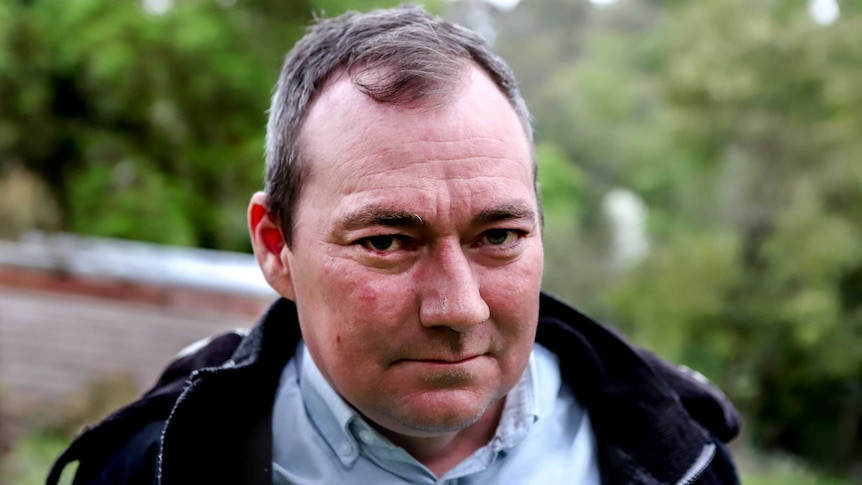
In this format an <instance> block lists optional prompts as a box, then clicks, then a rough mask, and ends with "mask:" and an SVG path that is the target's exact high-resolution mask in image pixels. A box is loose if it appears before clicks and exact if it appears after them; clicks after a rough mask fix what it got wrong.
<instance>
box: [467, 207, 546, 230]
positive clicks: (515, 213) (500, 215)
mask: <svg viewBox="0 0 862 485" xmlns="http://www.w3.org/2000/svg"><path fill="white" fill-rule="evenodd" d="M512 219H529V220H535V219H536V212H535V211H534V210H533V208H532V207H530V206H528V205H526V204H523V203H520V202H518V203H512V204H504V205H502V206H499V207H492V208H490V209H484V210H483V211H482V212H480V213H478V214H477V215H476V216H475V217H473V219H472V220H471V221H470V223H471V224H472V225H474V226H484V225H488V224H493V223H495V222H500V221H507V220H512Z"/></svg>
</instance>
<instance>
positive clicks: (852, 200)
mask: <svg viewBox="0 0 862 485" xmlns="http://www.w3.org/2000/svg"><path fill="white" fill-rule="evenodd" d="M396 3H398V2H397V1H375V0H364V1H347V0H294V1H291V2H279V1H276V0H245V1H239V0H237V1H230V0H196V1H193V0H174V2H173V3H172V5H173V6H172V8H169V9H168V10H166V11H164V12H162V13H159V14H156V13H152V12H151V13H145V12H144V9H142V5H144V4H148V3H146V2H145V3H143V4H142V3H141V2H113V1H110V0H77V1H75V2H70V1H67V0H31V1H12V0H0V236H4V237H9V236H10V235H12V234H15V233H16V232H20V231H22V230H25V229H27V228H28V227H42V228H48V229H62V230H70V231H75V232H80V233H84V234H94V235H102V236H113V237H126V238H136V239H144V240H150V241H157V242H163V243H169V244H182V245H197V246H203V247H213V248H221V249H232V250H247V249H248V247H249V246H248V242H247V236H246V231H245V215H244V213H245V207H246V204H247V200H248V197H249V195H250V193H251V192H252V191H254V190H257V189H258V188H259V187H260V186H261V178H262V177H261V176H262V145H263V136H264V133H263V126H264V123H265V110H266V108H267V104H268V97H269V93H270V90H271V86H272V85H273V83H274V81H275V78H276V75H277V72H278V69H279V64H280V60H281V58H282V56H283V55H284V53H285V51H286V50H287V49H288V48H289V47H290V45H292V43H293V42H294V41H295V40H296V39H297V38H298V37H299V36H300V35H301V33H302V26H303V25H306V24H307V23H308V21H309V19H310V18H311V12H313V11H318V12H319V11H325V12H326V14H327V15H333V14H337V13H339V12H341V11H343V10H345V9H346V8H347V7H348V6H349V7H350V8H356V9H361V10H365V9H368V8H371V7H372V6H387V5H393V4H396ZM807 3H808V2H807V1H806V0H791V1H784V0H710V1H708V2H706V1H698V0H673V1H671V0H617V1H616V2H614V3H612V4H610V5H605V6H601V7H600V6H597V5H594V4H592V3H590V2H589V1H587V0H522V1H521V2H520V4H519V5H518V6H517V7H516V8H515V9H513V10H511V11H503V10H495V9H493V8H490V7H488V6H486V5H485V4H483V3H482V2H481V1H479V0H472V1H464V2H460V3H458V4H457V5H449V4H445V5H444V2H443V1H442V0H440V1H436V2H434V5H433V9H436V10H445V12H447V13H448V14H449V15H452V16H453V17H455V18H456V20H459V21H462V22H465V23H467V24H470V25H472V26H473V27H474V28H476V29H477V30H481V31H485V32H488V31H489V29H488V27H489V26H488V25H481V22H486V23H487V22H488V21H489V19H490V21H492V22H493V30H492V31H493V32H494V33H495V36H494V39H495V42H496V46H497V50H498V51H499V52H500V53H501V54H502V55H503V56H504V57H505V58H506V59H507V60H508V61H509V62H510V64H511V65H512V67H513V69H514V70H515V72H516V74H517V75H518V78H519V79H520V81H521V83H522V88H523V92H524V95H525V97H526V98H527V101H528V104H529V105H530V107H531V111H532V112H533V115H534V118H535V119H536V139H537V154H538V159H539V163H540V172H539V176H540V184H541V187H542V193H543V198H544V206H545V210H546V213H545V216H546V227H545V243H546V248H547V253H548V254H547V257H546V260H547V261H548V262H549V264H548V266H547V268H546V276H545V285H546V287H547V288H549V289H551V290H552V291H554V292H555V293H558V294H560V295H561V296H564V297H565V298H566V299H568V300H569V301H572V302H575V303H577V304H578V305H579V306H582V307H584V308H585V309H587V310H588V311H589V312H591V313H593V314H595V315H597V316H599V317H600V318H602V319H603V320H605V321H609V322H612V323H614V324H616V325H618V326H619V327H621V328H622V329H623V330H625V331H626V332H627V333H628V334H629V335H631V336H632V339H633V340H634V341H636V342H637V343H640V344H643V345H645V346H647V347H649V348H651V349H654V350H655V351H656V352H658V353H660V354H661V355H663V356H665V357H667V358H669V359H671V360H674V361H677V362H680V363H686V364H688V365H690V366H692V367H695V368H697V369H699V370H701V371H702V372H704V373H705V374H707V375H708V376H709V377H710V378H711V379H713V380H714V381H716V382H717V383H718V384H719V385H720V386H721V387H722V388H723V389H724V390H725V391H726V392H727V393H728V395H729V396H730V397H731V399H732V400H733V401H734V402H735V403H736V404H737V405H738V406H739V408H740V410H741V411H742V413H743V417H744V420H745V424H746V428H745V434H744V439H745V440H746V441H747V442H750V443H752V444H754V445H756V446H759V447H762V448H765V449H768V450H783V451H786V452H789V453H793V454H795V455H797V456H801V457H803V458H804V459H806V460H811V461H812V462H814V463H817V464H819V466H825V467H828V468H831V469H833V470H836V471H837V472H845V471H847V470H850V469H851V468H853V467H856V468H857V469H862V244H860V243H859V242H860V241H862V137H860V136H859V134H860V133H862V82H860V81H859V73H860V72H862V4H860V3H859V2H851V1H846V0H845V1H839V5H840V8H841V15H840V17H839V18H838V19H837V21H835V22H834V23H832V24H830V25H820V24H817V23H816V22H814V21H813V20H812V17H811V16H810V15H809V13H808V11H807ZM168 4H171V2H168ZM444 7H445V9H444ZM477 12H478V13H480V14H481V15H479V14H477ZM619 188H624V189H626V190H628V191H630V192H631V193H633V194H636V195H637V196H638V197H640V198H641V199H642V200H643V201H644V203H645V204H646V207H647V208H648V219H647V221H646V223H647V226H646V227H647V228H648V234H647V236H648V240H649V241H650V250H649V253H648V255H647V256H646V258H645V259H643V260H642V261H640V262H639V263H632V264H629V265H627V266H624V267H619V266H614V265H613V263H612V262H613V259H614V258H613V256H614V255H613V254H612V253H613V248H614V247H616V246H615V244H612V241H611V239H612V237H613V235H614V234H615V228H614V227H613V224H612V223H611V222H609V220H608V218H607V217H605V212H604V210H603V207H604V204H605V201H606V200H605V199H606V196H607V194H608V193H609V192H610V191H612V190H616V189H619ZM793 470H795V469H793ZM793 470H791V471H789V472H788V474H786V475H781V474H780V472H779V474H778V475H774V476H781V477H785V478H787V481H785V482H783V483H793V482H791V481H790V478H789V477H790V475H793V474H796V472H795V471H793ZM802 477H803V478H801V479H800V480H801V481H800V480H797V481H796V482H795V483H814V481H809V480H808V479H807V478H805V476H802ZM812 480H814V479H812ZM775 481H779V482H780V481H781V479H780V478H776V479H774V480H773V479H770V478H765V479H763V480H761V481H755V482H753V483H771V482H775ZM836 483H839V482H836Z"/></svg>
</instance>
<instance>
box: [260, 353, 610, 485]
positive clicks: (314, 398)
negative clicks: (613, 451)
mask: <svg viewBox="0 0 862 485" xmlns="http://www.w3.org/2000/svg"><path fill="white" fill-rule="evenodd" d="M273 483H274V484H277V485H281V484H300V485H304V484H312V483H313V484H337V483H375V484H377V483H380V484H389V483H391V484H422V483H425V484H452V485H454V484H458V485H464V484H487V483H495V484H496V483H506V484H508V483H524V484H531V483H577V484H585V485H592V484H595V485H598V484H599V483H600V480H599V472H598V461H597V458H596V442H595V436H594V435H593V431H592V429H591V426H590V420H589V416H588V415H587V413H586V411H585V410H584V409H583V407H581V405H580V404H579V403H578V401H577V400H576V399H575V397H574V395H573V394H572V392H571V389H570V388H569V387H568V386H567V385H565V384H564V383H563V382H562V381H561V379H560V372H559V366H558V360H557V357H556V356H555V355H553V354H552V353H551V352H550V351H548V350H547V349H545V348H544V347H542V346H540V345H535V346H534V348H533V353H532V354H531V355H530V360H529V363H528V365H527V368H526V370H525V371H524V374H523V375H522V376H521V379H520V380H519V381H518V383H517V384H516V385H515V387H513V388H512V390H511V391H509V394H507V396H506V404H505V406H504V408H503V414H502V416H501V418H500V423H499V425H498V426H497V431H496V433H495V435H494V438H493V439H492V440H491V441H490V442H489V443H488V444H487V445H485V446H484V447H482V448H480V449H478V450H476V452H474V453H473V454H472V455H470V456H469V457H467V458H466V459H464V460H463V461H462V462H461V463H459V464H458V465H456V466H455V467H454V468H453V469H451V470H449V471H448V472H446V473H445V474H444V475H443V476H441V477H437V476H435V475H434V474H433V473H432V472H431V471H430V470H429V469H428V468H426V467H425V466H424V465H422V464H421V463H419V462H418V461H417V460H416V459H415V458H413V457H412V456H411V455H410V454H409V453H407V452H406V451H405V450H404V449H403V448H401V447H399V446H396V445H394V444H392V442H390V441H389V440H388V439H386V438H385V437H383V436H382V435H381V434H380V433H378V432H377V431H376V430H375V429H374V428H373V427H371V426H370V425H369V424H368V422H367V421H366V420H365V419H364V418H363V417H362V416H361V415H359V414H358V413H357V412H356V411H355V410H354V409H353V408H352V407H350V405H348V404H347V403H346V402H345V401H344V400H343V399H342V398H341V396H339V395H338V393H336V392H335V390H334V389H333V388H332V386H330V385H329V383H328V382H327V381H326V379H325V378H324V377H323V375H322V374H321V373H320V370H319V369H318V368H317V366H316V365H315V364H314V361H313V360H312V359H311V358H310V357H309V356H308V355H307V354H306V352H305V347H304V345H303V344H301V343H300V345H299V347H298V348H297V352H296V357H295V358H294V359H291V361H290V362H289V363H288V365H287V366H285V368H284V370H283V371H282V375H281V382H280V383H279V387H278V391H277V394H276V400H275V407H274V409H273Z"/></svg>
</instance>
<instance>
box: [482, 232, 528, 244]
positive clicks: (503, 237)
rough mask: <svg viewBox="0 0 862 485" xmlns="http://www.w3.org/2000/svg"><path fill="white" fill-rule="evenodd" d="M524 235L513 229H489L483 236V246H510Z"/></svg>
mask: <svg viewBox="0 0 862 485" xmlns="http://www.w3.org/2000/svg"><path fill="white" fill-rule="evenodd" d="M523 235H524V232H523V231H518V230H515V229H491V230H488V231H485V234H484V235H483V238H484V240H485V241H484V244H487V245H489V246H511V245H513V244H515V243H517V242H518V239H520V238H521V236H523Z"/></svg>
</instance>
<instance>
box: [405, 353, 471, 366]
mask: <svg viewBox="0 0 862 485" xmlns="http://www.w3.org/2000/svg"><path fill="white" fill-rule="evenodd" d="M482 355H483V354H477V355H470V356H467V357H451V358H442V359H435V358H428V359H426V358H418V359H401V362H419V363H424V364H437V365H454V364H466V363H468V362H470V361H472V360H475V359H478V358H480V357H482Z"/></svg>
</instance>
